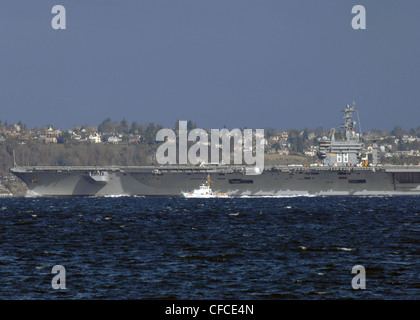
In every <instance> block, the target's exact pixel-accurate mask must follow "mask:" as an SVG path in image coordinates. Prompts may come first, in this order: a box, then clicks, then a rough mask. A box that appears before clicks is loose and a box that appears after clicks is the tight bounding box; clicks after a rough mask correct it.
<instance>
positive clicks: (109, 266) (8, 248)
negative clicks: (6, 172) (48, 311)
mask: <svg viewBox="0 0 420 320" xmlns="http://www.w3.org/2000/svg"><path fill="white" fill-rule="evenodd" d="M419 205H420V198H419V197H378V198H375V197H297V198H256V199H250V198H245V199H242V198H237V199H236V198H234V199H183V198H130V197H121V198H35V199H29V198H10V199H0V299H155V298H159V299H160V298H167V299H419V298H420V281H419V253H420V251H419V243H420V238H419V231H420V230H419V229H420V228H419V222H420V216H419V214H420V208H419ZM54 265H62V266H63V267H64V268H65V271H66V289H53V288H52V285H51V281H52V279H53V277H54V276H55V274H53V273H51V271H52V268H53V266H54ZM355 265H362V266H364V267H365V270H366V289H364V290H362V289H359V290H354V289H353V288H352V285H351V282H352V279H353V277H354V276H355V274H352V273H351V269H352V267H353V266H355Z"/></svg>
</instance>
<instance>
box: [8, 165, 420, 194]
mask: <svg viewBox="0 0 420 320" xmlns="http://www.w3.org/2000/svg"><path fill="white" fill-rule="evenodd" d="M11 172H12V173H14V174H15V175H16V176H18V177H19V178H20V179H21V180H23V181H24V182H25V183H26V185H27V186H28V189H29V191H28V196H120V195H126V196H180V195H181V192H182V191H188V190H193V189H195V188H197V187H198V186H199V185H201V184H202V183H204V182H205V180H206V178H207V176H208V175H210V178H211V186H212V189H213V191H215V192H224V193H227V194H229V195H230V196H306V195H307V196H311V195H374V196H377V195H420V167H381V166H378V167H325V166H324V167H299V166H276V167H270V168H265V169H264V171H263V173H262V174H260V175H245V168H244V167H240V166H237V167H234V166H213V167H210V166H208V167H181V166H179V167H159V168H157V167H15V168H12V169H11Z"/></svg>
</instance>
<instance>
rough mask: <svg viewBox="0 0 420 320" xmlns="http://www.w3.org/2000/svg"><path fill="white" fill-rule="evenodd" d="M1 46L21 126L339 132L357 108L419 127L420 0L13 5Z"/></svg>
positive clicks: (2, 87)
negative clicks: (190, 125)
mask: <svg viewBox="0 0 420 320" xmlns="http://www.w3.org/2000/svg"><path fill="white" fill-rule="evenodd" d="M57 4H61V5H64V6H65V8H66V16H67V29H66V30H53V28H52V27H51V20H52V18H53V16H54V14H52V13H51V8H52V7H53V6H54V5H57ZM357 4H360V5H363V6H365V8H366V23H367V29H366V30H353V29H352V27H351V20H352V18H353V16H354V15H353V14H352V13H351V9H352V7H353V6H354V5H357ZM0 41H1V47H0V48H1V49H0V119H1V120H3V121H5V120H7V121H8V122H9V123H14V122H17V121H19V120H21V121H23V122H25V123H26V124H27V125H28V126H29V127H33V126H43V125H45V124H47V123H50V124H53V125H55V126H56V127H59V128H62V129H71V128H72V127H73V126H76V125H84V124H87V125H98V124H99V123H100V122H101V121H102V120H104V119H105V118H106V117H110V118H111V119H112V120H115V121H117V120H118V121H119V120H121V119H123V118H126V119H127V120H128V121H129V123H131V121H134V120H136V121H137V122H138V123H144V122H154V123H159V124H162V125H164V126H166V127H170V128H173V127H174V123H175V121H176V120H177V119H180V120H193V121H194V122H196V123H197V125H198V126H199V127H201V128H222V127H223V125H227V126H228V127H229V128H241V127H244V126H247V127H249V128H254V129H257V128H265V127H268V126H271V127H274V128H279V129H287V128H293V127H295V128H305V127H308V128H315V127H318V126H323V127H324V128H326V129H329V128H331V127H339V124H340V123H341V121H342V119H341V112H340V111H341V109H342V108H343V107H344V106H345V105H346V104H348V103H352V102H353V101H355V102H356V104H357V108H358V109H359V114H360V117H361V124H362V129H370V128H378V129H392V128H393V127H394V125H401V126H403V127H404V128H406V129H408V128H411V127H418V126H420V1H418V0H403V1H390V0H381V1H373V0H371V1H366V0H354V1H337V0H317V1H314V0H288V1H280V0H252V1H251V0H147V1H146V0H119V1H117V0H86V1H74V0H71V1H70V0H37V1H34V0H19V1H16V0H2V1H1V2H0Z"/></svg>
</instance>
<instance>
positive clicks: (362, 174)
mask: <svg viewBox="0 0 420 320" xmlns="http://www.w3.org/2000/svg"><path fill="white" fill-rule="evenodd" d="M354 111H355V109H354V104H353V105H352V106H349V105H347V106H346V107H345V108H344V110H343V112H344V116H343V118H344V124H343V125H342V128H344V130H345V139H344V140H336V139H335V132H334V130H332V131H331V134H330V137H324V138H323V139H321V140H320V141H319V148H318V153H317V155H318V159H319V162H318V163H314V164H310V165H282V166H269V167H265V168H264V171H263V172H262V173H261V174H259V175H246V168H247V167H246V166H244V165H214V164H213V165H201V166H188V165H170V166H169V165H168V166H159V167H156V166H104V167H97V166H92V167H90V166H15V167H13V168H11V169H10V171H11V172H12V173H14V174H15V175H16V176H18V177H19V178H20V179H21V180H22V181H23V182H24V183H25V184H26V185H27V186H28V194H27V195H28V196H115V195H126V196H179V195H180V194H181V191H182V190H193V189H195V188H197V187H198V186H199V185H200V184H201V183H202V181H205V180H206V178H207V176H208V175H210V176H211V180H212V189H213V191H214V192H218V193H226V194H228V195H229V196H302V195H420V167H419V166H381V165H380V164H378V159H377V146H376V144H375V143H374V144H373V148H372V151H371V153H370V155H368V153H367V152H366V149H365V147H364V144H363V142H362V141H361V138H360V134H359V133H356V131H355V124H356V123H355V121H353V112H354ZM369 156H370V159H369Z"/></svg>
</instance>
